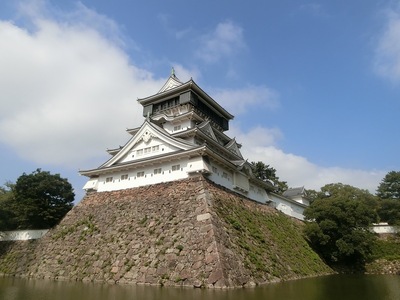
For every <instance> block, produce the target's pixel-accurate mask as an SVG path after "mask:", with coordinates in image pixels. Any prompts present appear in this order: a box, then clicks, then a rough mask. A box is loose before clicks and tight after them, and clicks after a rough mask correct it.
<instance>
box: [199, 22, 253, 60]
mask: <svg viewBox="0 0 400 300" xmlns="http://www.w3.org/2000/svg"><path fill="white" fill-rule="evenodd" d="M200 42H201V45H200V46H199V50H198V51H197V53H196V54H197V56H198V57H199V58H200V59H202V60H203V61H205V62H207V63H214V62H217V61H219V60H220V59H221V58H222V57H228V56H232V55H234V54H235V53H237V52H238V51H239V50H242V49H244V48H246V43H245V41H244V38H243V29H242V27H240V26H238V25H236V24H234V23H233V22H231V21H226V22H223V23H219V24H218V25H217V27H216V28H215V30H214V31H212V32H211V33H208V34H206V35H204V36H202V37H201V39H200Z"/></svg>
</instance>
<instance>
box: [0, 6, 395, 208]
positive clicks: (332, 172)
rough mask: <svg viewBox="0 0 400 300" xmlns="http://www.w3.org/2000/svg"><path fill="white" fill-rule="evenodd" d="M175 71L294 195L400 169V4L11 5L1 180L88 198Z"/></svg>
mask: <svg viewBox="0 0 400 300" xmlns="http://www.w3.org/2000/svg"><path fill="white" fill-rule="evenodd" d="M172 67H173V68H174V69H175V73H176V76H177V77H178V78H179V79H180V80H181V81H187V80H189V79H190V78H193V80H194V81H195V82H196V83H197V84H198V85H199V86H200V87H202V89H203V90H205V91H206V92H207V93H208V94H209V95H211V96H212V97H213V98H214V99H215V100H216V101H217V102H219V103H220V104H221V105H222V106H223V107H224V108H226V109H227V110H228V111H229V112H230V113H232V114H233V115H234V116H235V118H234V119H233V120H231V122H230V129H229V131H228V132H226V133H227V134H228V135H229V136H231V137H235V138H236V140H237V141H238V142H239V143H240V144H242V149H241V150H242V154H243V156H244V157H245V158H247V159H248V160H249V161H263V162H264V163H265V164H267V165H270V166H272V167H273V168H275V169H276V170H277V175H278V176H279V178H280V180H283V181H287V183H288V185H289V186H290V187H297V186H305V187H306V188H308V189H315V190H319V188H320V187H322V186H324V185H325V184H329V183H337V182H341V183H344V184H350V185H352V186H355V187H358V188H362V189H368V190H369V191H370V192H371V193H375V191H376V188H377V186H378V185H379V183H380V182H381V180H382V179H383V177H384V176H385V174H386V173H387V172H389V171H392V170H394V171H399V170H400V160H399V153H400V138H399V132H400V121H399V112H400V1H390V0H388V1H383V0H382V1H380V0H351V1H349V0H346V1H342V0H338V1H307V0H304V1H301V0H300V1H299V0H265V1H261V0H260V1H254V0H248V1H246V2H244V1H234V0H229V1H228V0H220V1H209V0H203V1H190V0H186V1H182V0H170V1H154V0H147V1H129V0H115V1H108V0H81V1H74V0H57V1H56V0H54V1H52V0H26V1H25V0H21V1H19V0H2V1H1V2H0V91H1V92H0V104H1V109H0V163H1V168H0V184H4V183H6V182H7V181H11V182H15V181H16V179H17V178H18V177H19V176H20V175H22V173H24V172H25V173H27V174H29V173H31V172H33V171H35V170H36V169H37V168H41V169H42V170H45V171H50V172H51V173H59V174H60V175H61V176H62V177H64V178H67V179H68V180H69V181H70V182H71V184H72V185H73V187H74V189H75V193H76V198H77V199H76V201H79V200H80V199H81V198H82V196H83V195H84V192H83V191H82V187H83V185H84V183H85V182H86V178H85V177H82V176H80V175H79V174H78V171H79V170H80V169H81V170H83V169H92V168H95V167H97V166H99V165H101V164H102V163H103V162H104V161H106V160H107V159H108V157H109V156H108V154H107V153H106V151H105V150H106V149H112V148H116V147H118V146H119V145H124V144H125V143H126V142H127V141H128V139H129V137H130V136H129V135H128V134H127V133H126V131H125V130H126V129H127V128H135V127H138V126H140V125H141V124H142V123H143V121H144V119H143V116H142V107H141V106H140V105H139V104H138V103H137V101H136V100H137V99H138V98H143V97H146V96H150V95H152V94H155V93H156V92H157V91H158V90H159V89H160V88H161V87H162V85H163V84H164V83H165V81H166V80H167V79H168V77H169V75H170V72H171V68H172Z"/></svg>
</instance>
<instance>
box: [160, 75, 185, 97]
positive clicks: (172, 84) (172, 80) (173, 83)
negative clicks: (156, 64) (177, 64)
mask: <svg viewBox="0 0 400 300" xmlns="http://www.w3.org/2000/svg"><path fill="white" fill-rule="evenodd" d="M182 84H183V82H181V81H180V80H179V79H178V77H176V76H175V75H171V76H169V78H168V80H167V82H166V83H165V84H164V85H163V87H162V88H161V89H160V90H159V91H158V93H157V94H160V93H162V92H165V91H168V90H170V89H173V88H176V87H178V86H181V85H182Z"/></svg>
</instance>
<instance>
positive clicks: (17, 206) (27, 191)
mask: <svg viewBox="0 0 400 300" xmlns="http://www.w3.org/2000/svg"><path fill="white" fill-rule="evenodd" d="M74 197H75V194H74V192H73V189H72V186H71V184H70V183H69V182H68V181H67V179H65V178H61V177H60V175H59V174H54V175H53V174H50V172H46V171H42V170H40V169H37V170H36V171H34V172H32V174H25V173H23V174H22V175H21V176H20V177H19V178H18V179H17V182H16V183H15V187H14V201H13V205H12V208H13V212H14V214H15V219H16V223H17V224H18V228H20V229H42V228H51V227H53V226H55V225H56V224H57V223H58V222H59V221H60V220H61V219H62V218H63V217H64V216H65V214H66V213H67V212H68V211H69V210H70V209H71V208H72V206H73V201H74Z"/></svg>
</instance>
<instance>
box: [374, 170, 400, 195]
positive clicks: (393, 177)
mask: <svg viewBox="0 0 400 300" xmlns="http://www.w3.org/2000/svg"><path fill="white" fill-rule="evenodd" d="M376 195H377V196H378V197H379V198H381V199H396V200H399V199H400V172H396V171H391V172H389V173H387V174H386V175H385V177H384V178H383V179H382V181H381V183H380V184H379V186H378V189H377V193H376Z"/></svg>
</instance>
